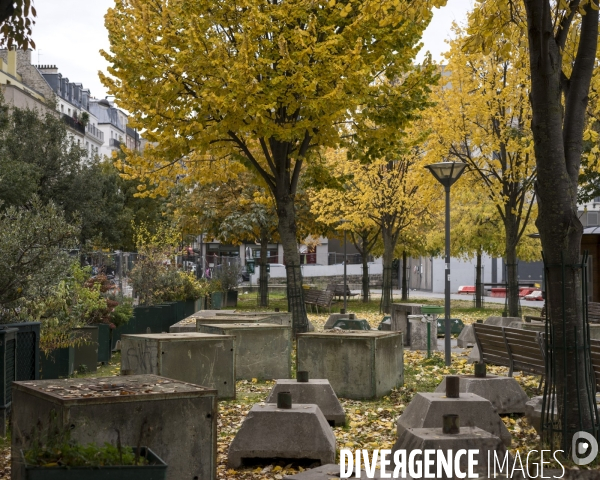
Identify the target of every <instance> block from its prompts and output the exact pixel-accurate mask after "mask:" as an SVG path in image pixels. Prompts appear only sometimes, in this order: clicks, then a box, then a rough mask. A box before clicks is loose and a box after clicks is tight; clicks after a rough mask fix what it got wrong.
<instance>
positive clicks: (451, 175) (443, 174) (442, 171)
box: [425, 162, 467, 366]
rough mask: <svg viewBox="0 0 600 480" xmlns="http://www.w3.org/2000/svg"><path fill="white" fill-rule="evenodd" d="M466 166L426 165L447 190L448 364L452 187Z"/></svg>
mask: <svg viewBox="0 0 600 480" xmlns="http://www.w3.org/2000/svg"><path fill="white" fill-rule="evenodd" d="M466 166H467V165H466V164H465V163H460V162H440V163H433V164H431V165H427V166H426V167H425V168H427V169H428V170H429V171H430V172H431V174H432V175H433V176H434V177H435V179H436V180H437V181H438V182H440V183H441V184H442V185H443V186H444V190H445V191H446V271H445V275H446V278H445V288H444V310H445V315H444V317H445V321H444V357H445V360H446V366H450V365H451V363H452V356H451V352H450V348H451V346H450V187H451V186H452V185H453V184H454V182H456V181H457V180H458V179H459V178H460V176H461V175H462V173H463V171H464V169H465V167H466Z"/></svg>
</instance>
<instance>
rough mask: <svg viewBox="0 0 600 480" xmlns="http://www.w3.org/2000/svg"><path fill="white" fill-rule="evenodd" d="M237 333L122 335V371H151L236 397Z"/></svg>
mask: <svg viewBox="0 0 600 480" xmlns="http://www.w3.org/2000/svg"><path fill="white" fill-rule="evenodd" d="M234 342H235V337H233V336H231V335H227V336H225V335H210V334H206V333H154V334H152V333H151V334H144V335H123V336H122V337H121V345H122V350H121V371H122V373H125V374H127V375H143V374H152V375H160V376H162V377H167V378H172V379H174V380H180V381H182V382H188V383H193V384H195V385H201V386H203V387H208V388H213V389H215V390H217V392H218V397H219V398H220V399H228V398H235V348H234Z"/></svg>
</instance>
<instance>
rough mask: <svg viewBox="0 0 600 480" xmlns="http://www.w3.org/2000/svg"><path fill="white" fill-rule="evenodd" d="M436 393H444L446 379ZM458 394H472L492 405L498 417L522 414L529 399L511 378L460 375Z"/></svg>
mask: <svg viewBox="0 0 600 480" xmlns="http://www.w3.org/2000/svg"><path fill="white" fill-rule="evenodd" d="M435 392H436V393H445V392H446V377H444V379H443V380H442V383H440V384H439V385H438V386H437V388H436V389H435ZM460 393H474V394H475V395H479V396H480V397H482V398H485V399H486V400H489V401H490V402H491V403H492V406H493V407H494V408H495V409H496V412H497V413H498V414H499V415H504V414H509V413H524V412H525V409H526V406H525V404H526V403H527V402H528V401H529V397H528V396H527V394H526V393H525V391H524V390H523V389H522V388H521V385H519V382H517V381H516V380H515V379H514V378H513V377H501V376H497V375H489V374H488V375H487V376H486V377H485V378H477V377H475V376H474V375H460Z"/></svg>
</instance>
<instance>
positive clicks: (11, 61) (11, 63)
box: [6, 48, 17, 78]
mask: <svg viewBox="0 0 600 480" xmlns="http://www.w3.org/2000/svg"><path fill="white" fill-rule="evenodd" d="M6 64H7V66H8V69H7V71H6V73H8V74H9V75H12V76H13V77H15V78H16V76H17V51H16V50H14V49H12V48H11V49H10V50H9V51H8V57H7V59H6Z"/></svg>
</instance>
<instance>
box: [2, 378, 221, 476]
mask: <svg viewBox="0 0 600 480" xmlns="http://www.w3.org/2000/svg"><path fill="white" fill-rule="evenodd" d="M52 411H54V412H55V415H56V420H55V422H57V426H58V428H60V429H65V430H67V429H68V430H70V434H71V439H72V440H75V441H78V442H80V443H84V444H87V443H95V444H97V445H103V444H104V443H105V442H108V443H111V444H113V445H116V441H117V433H116V430H117V429H118V430H119V432H120V434H121V442H122V444H123V445H137V444H138V442H139V441H140V433H141V432H143V434H142V440H141V441H142V444H143V445H147V446H149V447H150V448H151V449H152V450H154V451H155V452H156V453H157V454H158V456H159V457H161V458H162V459H163V460H164V461H165V462H166V463H167V464H168V465H169V468H168V469H167V479H168V480H194V478H197V479H202V480H215V479H216V478H217V414H218V407H217V392H216V391H215V390H212V389H208V388H204V387H200V386H198V385H192V384H189V383H184V382H179V381H175V380H170V379H167V378H163V377H158V376H156V375H131V376H125V377H107V378H68V379H61V380H31V381H26V382H15V383H13V411H12V422H13V430H12V450H11V456H12V478H13V480H24V479H25V471H24V468H23V464H22V459H21V454H20V450H21V449H27V448H29V447H30V446H31V445H32V442H33V440H34V438H35V437H34V435H35V434H36V432H38V428H40V429H41V430H42V431H44V432H45V431H47V430H48V428H49V427H48V426H49V422H50V420H51V412H52Z"/></svg>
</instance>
